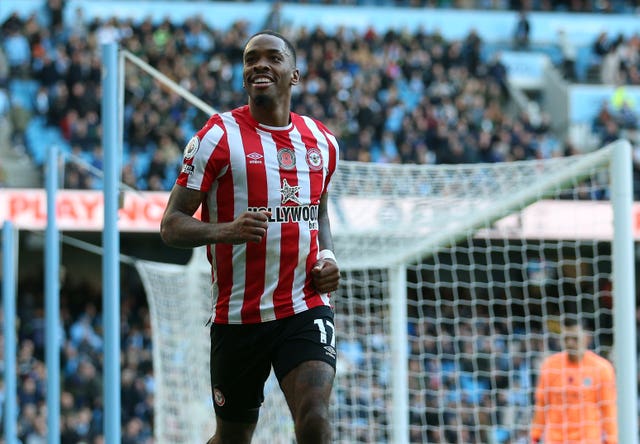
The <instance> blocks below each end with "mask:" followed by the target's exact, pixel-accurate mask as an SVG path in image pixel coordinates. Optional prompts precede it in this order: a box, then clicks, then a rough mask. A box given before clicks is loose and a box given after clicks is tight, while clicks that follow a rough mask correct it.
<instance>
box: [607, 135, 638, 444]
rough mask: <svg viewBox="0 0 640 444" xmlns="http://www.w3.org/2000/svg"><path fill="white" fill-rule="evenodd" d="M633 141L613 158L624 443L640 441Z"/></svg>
mask: <svg viewBox="0 0 640 444" xmlns="http://www.w3.org/2000/svg"><path fill="white" fill-rule="evenodd" d="M631 159H632V157H631V145H630V144H629V142H628V141H620V142H617V143H616V145H615V146H614V150H613V159H612V162H611V178H612V184H611V201H612V203H613V223H614V235H613V291H614V298H613V301H614V302H613V309H614V317H613V319H614V337H615V343H614V351H615V368H616V386H617V387H616V389H617V394H618V428H619V435H620V438H621V441H620V442H621V443H629V444H631V443H637V442H638V438H637V437H638V398H637V396H638V393H637V391H636V390H635V389H634V390H630V389H629V388H635V387H637V384H638V374H637V362H636V359H637V353H636V341H637V339H636V323H635V321H636V320H635V314H636V301H635V299H636V291H635V257H634V238H633V225H632V224H633V218H632V211H631V209H632V203H633V180H632V164H631Z"/></svg>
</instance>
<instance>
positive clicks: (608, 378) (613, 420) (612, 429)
mask: <svg viewBox="0 0 640 444" xmlns="http://www.w3.org/2000/svg"><path fill="white" fill-rule="evenodd" d="M601 373H602V384H601V388H600V390H601V392H600V410H601V412H602V428H603V430H604V433H605V436H606V440H605V443H606V444H618V416H617V415H618V409H617V406H616V402H617V400H616V376H615V370H614V369H613V366H612V365H611V364H610V363H609V362H607V365H606V366H605V367H604V368H603V369H602V372H601Z"/></svg>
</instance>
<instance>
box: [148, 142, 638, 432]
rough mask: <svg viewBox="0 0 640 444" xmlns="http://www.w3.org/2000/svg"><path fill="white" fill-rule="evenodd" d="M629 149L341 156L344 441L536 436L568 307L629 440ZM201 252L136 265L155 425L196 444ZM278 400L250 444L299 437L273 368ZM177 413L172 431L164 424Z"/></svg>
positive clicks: (205, 282)
mask: <svg viewBox="0 0 640 444" xmlns="http://www.w3.org/2000/svg"><path fill="white" fill-rule="evenodd" d="M630 158H631V157H630V148H629V144H628V143H627V142H624V141H621V142H618V143H615V144H613V145H611V146H607V147H604V148H602V149H600V150H598V151H596V152H593V153H589V154H584V155H580V156H575V157H571V158H558V159H548V160H539V161H528V162H513V163H508V164H493V165H485V164H477V165H438V166H425V165H422V166H417V165H380V164H373V163H369V164H363V163H357V162H342V163H341V165H340V166H339V169H338V170H337V172H336V174H335V178H334V180H333V181H332V189H331V191H330V193H331V201H330V202H331V204H330V215H331V219H332V225H333V227H332V228H333V232H334V244H335V248H336V256H337V258H338V261H339V263H340V265H341V269H342V272H343V277H342V283H341V287H340V290H339V291H338V292H337V293H336V295H335V298H334V308H335V310H336V331H337V348H338V368H337V374H336V383H335V389H334V397H333V402H332V416H333V424H334V434H335V440H336V442H340V443H358V442H390V443H409V442H445V441H446V440H451V439H458V440H461V441H462V442H474V441H472V440H473V439H476V440H479V441H478V442H486V443H488V444H494V443H495V444H499V443H504V442H507V439H513V440H516V439H518V438H522V437H525V436H526V435H527V433H528V428H529V422H530V419H531V412H532V395H533V390H534V383H535V380H536V378H537V372H538V366H539V363H540V361H541V359H542V358H543V357H544V356H545V355H547V354H548V353H551V352H552V351H555V350H557V349H558V346H559V342H558V341H559V332H558V330H557V326H558V323H559V321H560V320H561V319H562V317H564V316H573V317H577V318H579V319H582V320H584V321H586V322H587V323H588V324H589V325H590V327H591V328H592V337H593V341H592V348H593V349H594V350H595V351H596V352H598V353H600V354H602V355H604V356H605V357H607V358H609V359H611V360H612V361H613V363H614V365H615V367H616V370H617V373H618V396H619V399H618V401H619V417H620V421H619V422H620V424H619V426H620V431H621V436H624V435H626V436H631V435H632V434H634V431H635V430H637V427H636V424H637V419H636V418H635V417H634V415H633V412H636V411H637V409H636V407H637V400H636V399H635V395H636V392H635V386H634V385H633V382H634V380H635V375H636V367H635V366H636V364H635V361H634V360H635V356H636V355H635V334H634V332H635V320H634V319H633V314H634V313H635V309H634V307H635V301H634V298H635V282H634V281H635V276H634V265H633V237H632V232H631V203H632V202H631V192H630V186H631V184H630V179H629V177H630V176H627V177H626V178H625V175H627V174H629V173H628V172H629V171H630V164H629V160H630ZM625 171H626V173H625ZM195 251H196V252H199V253H198V254H194V258H193V259H192V261H191V263H190V264H188V265H186V266H180V265H167V264H156V263H153V262H139V264H138V268H139V270H140V272H141V275H142V277H143V282H144V285H145V289H146V291H147V296H148V298H149V303H150V309H151V310H150V311H151V316H152V320H153V324H152V325H153V334H154V337H153V340H154V347H155V348H154V370H155V374H156V379H157V381H158V387H159V391H158V393H157V398H156V405H157V410H156V415H157V419H158V421H157V422H156V423H157V424H159V425H160V427H163V428H165V430H164V431H161V430H157V431H156V437H157V439H158V440H160V441H162V442H167V443H174V442H175V443H178V442H198V440H197V439H190V438H189V437H188V434H189V433H193V432H194V431H195V430H201V429H202V428H207V427H208V429H207V432H206V433H210V432H211V431H212V429H211V427H212V426H213V424H212V423H213V419H212V411H213V410H212V405H211V399H210V387H209V386H208V383H209V382H208V381H209V377H208V352H207V350H208V342H207V341H208V339H209V338H208V335H207V332H208V330H207V329H205V328H204V323H205V322H206V319H207V318H208V316H209V315H210V310H211V301H210V299H209V297H210V291H209V286H210V284H211V282H210V270H209V266H208V262H207V261H206V259H205V258H204V257H203V255H202V253H201V249H196V250H195ZM194 270H197V274H193V273H194ZM194 286H199V290H197V289H194V288H195V287H194ZM177 294H180V295H185V296H183V297H176V295H177ZM186 296H188V297H186ZM612 300H613V301H615V303H614V304H612ZM614 307H615V310H614ZM614 329H615V331H614ZM194 331H195V332H197V333H194ZM614 339H616V340H615V341H614ZM196 350H199V352H196ZM189 352H193V354H192V355H187V353H189ZM183 365H187V366H188V368H183V367H181V366H183ZM196 372H199V373H196ZM624 387H634V390H628V389H627V390H624V389H623V388H624ZM266 400H267V401H268V402H270V405H269V406H264V408H263V409H262V413H261V419H260V423H259V426H258V429H257V431H256V442H265V443H266V442H283V443H289V442H291V440H292V436H293V435H292V425H291V422H290V418H289V416H290V414H289V411H288V408H287V406H286V403H285V402H284V400H283V398H282V395H281V393H280V391H279V389H278V386H277V383H274V381H273V379H272V380H270V384H269V386H268V387H267V394H266ZM184 406H189V408H185V407H184ZM629 412H631V413H629ZM163 415H168V416H166V417H165V416H163ZM177 415H182V416H183V417H184V419H183V421H184V422H183V423H180V421H178V419H176V418H177ZM194 421H201V424H200V425H199V426H196V425H194ZM179 423H180V424H179ZM166 424H173V426H174V427H175V428H176V430H172V431H171V432H170V433H171V434H172V435H170V436H171V437H168V435H158V433H160V434H161V433H165V432H166V433H169V432H168V431H167V430H166V426H165V425H166ZM179 427H182V431H178V430H177V429H178V428H179ZM180 436H182V438H180Z"/></svg>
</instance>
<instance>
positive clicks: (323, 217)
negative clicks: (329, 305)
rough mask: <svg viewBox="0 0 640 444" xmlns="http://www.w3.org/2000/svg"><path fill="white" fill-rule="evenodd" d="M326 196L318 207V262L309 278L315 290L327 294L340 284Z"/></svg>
mask: <svg viewBox="0 0 640 444" xmlns="http://www.w3.org/2000/svg"><path fill="white" fill-rule="evenodd" d="M327 202H328V194H327V193H324V194H323V195H322V197H321V198H320V204H319V205H318V244H319V247H320V253H319V255H318V261H317V262H316V263H315V265H314V266H313V268H312V269H311V278H312V280H313V285H314V287H315V289H316V290H318V291H319V292H320V293H329V292H332V291H335V290H337V289H338V285H339V284H340V268H339V267H338V264H337V262H336V260H335V256H334V255H333V238H332V236H331V222H330V221H329V211H328V209H327V206H328V203H327Z"/></svg>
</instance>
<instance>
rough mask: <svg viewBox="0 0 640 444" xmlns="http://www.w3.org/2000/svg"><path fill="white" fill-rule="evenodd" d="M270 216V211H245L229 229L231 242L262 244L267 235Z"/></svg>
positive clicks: (228, 235) (228, 236)
mask: <svg viewBox="0 0 640 444" xmlns="http://www.w3.org/2000/svg"><path fill="white" fill-rule="evenodd" d="M270 216H271V213H270V212H268V211H245V212H244V213H242V214H241V215H240V216H238V217H237V218H236V219H235V220H234V221H233V222H231V223H230V224H229V226H228V227H227V228H228V229H229V233H227V238H228V239H229V242H230V243H232V244H243V243H246V242H255V243H260V242H262V239H264V236H265V235H266V234H267V228H268V227H269V217H270Z"/></svg>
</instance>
